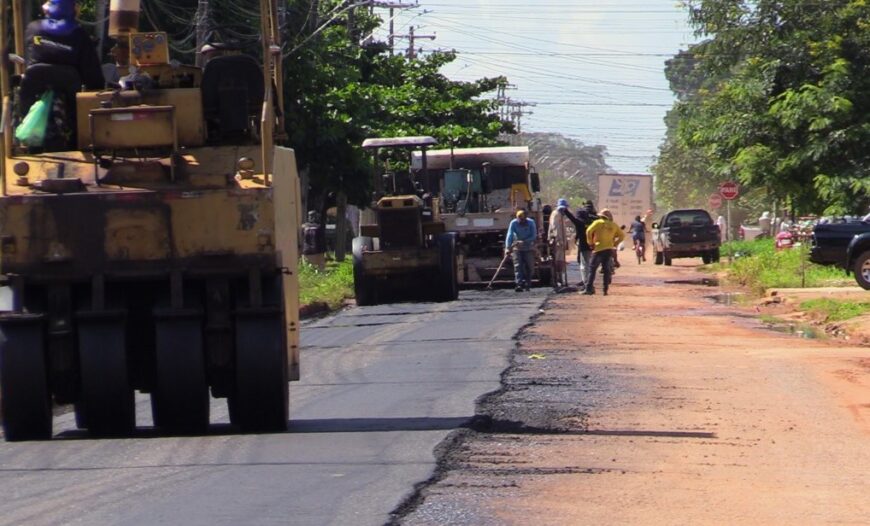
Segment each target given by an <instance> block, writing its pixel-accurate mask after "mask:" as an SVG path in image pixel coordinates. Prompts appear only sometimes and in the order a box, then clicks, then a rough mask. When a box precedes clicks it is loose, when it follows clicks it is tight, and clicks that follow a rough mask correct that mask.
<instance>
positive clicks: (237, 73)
mask: <svg viewBox="0 0 870 526" xmlns="http://www.w3.org/2000/svg"><path fill="white" fill-rule="evenodd" d="M13 4H14V8H13V12H12V13H10V12H9V0H2V2H0V20H2V21H4V22H5V21H6V20H7V17H8V16H9V15H10V14H11V15H12V17H11V18H13V19H14V22H15V23H14V24H13V26H14V27H15V28H18V29H20V28H21V27H23V21H22V18H21V17H22V13H21V9H20V5H21V2H13ZM111 5H112V8H111V9H112V12H111V13H110V17H109V18H110V34H111V35H112V36H113V38H115V39H116V41H117V42H118V47H119V49H121V50H122V51H123V53H120V54H117V56H119V57H120V59H121V60H120V61H119V65H118V69H119V74H120V75H121V79H122V83H121V87H117V88H114V89H108V90H104V91H96V92H84V91H81V81H80V80H79V79H78V73H77V72H76V70H75V69H73V68H71V67H68V66H60V65H49V64H34V65H31V66H29V67H27V68H26V69H25V68H24V66H23V64H22V65H18V66H17V68H18V70H17V74H16V76H15V77H12V78H11V77H10V74H9V72H10V71H11V68H10V67H9V66H10V64H9V63H8V57H9V56H10V51H11V50H10V49H7V48H6V47H5V46H6V45H7V43H9V42H15V43H16V49H15V50H14V51H15V52H16V53H17V54H18V55H21V56H23V55H24V49H23V36H22V35H21V34H20V32H19V33H17V34H14V35H13V34H10V27H9V26H8V25H6V24H5V23H3V24H2V25H0V46H3V48H2V49H0V61H2V62H3V67H2V68H0V69H2V72H0V74H2V77H0V89H2V97H3V119H2V136H3V141H2V146H0V147H2V150H3V152H2V154H3V163H2V165H0V170H2V171H0V192H2V195H0V257H2V259H0V273H2V276H3V278H4V279H5V280H6V281H7V283H8V284H9V287H10V288H11V290H12V306H11V310H8V311H5V312H2V313H0V331H2V338H0V340H2V342H0V395H2V410H3V415H2V418H3V429H4V435H5V438H6V439H7V440H25V439H45V438H49V437H51V436H52V406H53V404H74V407H75V419H76V424H77V425H78V427H80V428H82V429H87V430H88V432H90V433H92V434H95V435H127V434H129V433H131V432H132V431H133V430H134V428H135V426H136V424H137V422H136V410H135V404H134V391H137V390H138V391H140V392H143V393H150V401H151V410H152V415H153V423H154V425H155V426H156V427H157V428H159V429H160V430H163V431H166V432H170V433H199V432H202V431H204V430H205V429H206V428H207V426H208V425H209V421H210V414H209V413H210V405H211V404H210V397H211V396H213V397H216V398H226V399H227V404H228V412H229V418H230V421H231V423H232V424H234V425H236V426H238V427H239V428H241V429H243V430H249V431H275V430H282V429H286V426H287V421H288V381H289V380H296V379H298V378H299V333H298V325H299V324H298V284H297V276H296V265H297V243H298V228H299V224H300V218H299V212H298V207H297V204H298V203H299V191H300V189H299V182H298V177H297V172H296V163H295V158H294V153H293V150H291V149H289V148H286V147H283V146H279V145H276V142H279V143H280V142H281V140H282V135H283V132H282V130H283V122H282V121H281V117H280V115H281V114H282V113H283V112H282V111H281V101H280V99H279V98H277V97H276V93H281V91H282V88H281V78H282V75H281V63H280V61H279V60H275V59H274V57H275V56H276V55H275V54H274V53H273V50H274V49H280V41H279V33H278V29H277V28H278V25H277V19H276V16H277V15H276V13H277V9H276V2H275V0H271V1H270V0H263V1H261V2H260V4H259V6H260V11H261V15H262V17H261V18H262V32H261V33H262V39H261V43H262V53H258V55H260V56H259V57H254V56H250V55H246V54H241V53H230V54H226V55H223V56H215V57H213V58H210V59H209V61H208V62H207V63H206V64H205V65H204V67H202V68H200V67H194V66H185V65H179V64H177V63H175V62H174V61H170V58H169V56H170V53H169V46H168V36H167V35H166V34H165V33H160V32H140V31H139V29H138V13H139V2H138V0H113V1H112V3H111ZM277 56H278V57H280V54H277ZM134 66H135V69H134ZM125 77H126V78H127V80H131V79H132V80H131V82H128V83H124V82H123V80H124V78H125ZM133 77H135V78H133ZM13 85H15V86H16V87H15V88H14V89H13V87H12V86H13ZM47 91H51V92H52V93H54V96H55V97H56V100H57V101H59V104H62V105H63V109H64V110H65V111H63V112H62V115H64V116H65V117H66V118H67V120H66V122H64V123H62V124H63V128H64V129H65V130H66V131H67V132H68V133H67V134H66V138H67V143H66V144H63V145H61V147H57V146H56V145H55V146H54V147H52V148H47V147H37V146H34V145H32V144H31V145H29V146H24V145H23V144H19V143H18V142H17V141H16V140H15V139H14V138H13V130H14V129H15V127H16V126H17V125H18V121H19V120H20V118H21V116H24V115H26V114H27V113H28V111H29V109H28V104H33V101H35V100H38V99H39V98H40V96H41V94H43V93H45V92H47ZM56 108H57V104H55V109H56Z"/></svg>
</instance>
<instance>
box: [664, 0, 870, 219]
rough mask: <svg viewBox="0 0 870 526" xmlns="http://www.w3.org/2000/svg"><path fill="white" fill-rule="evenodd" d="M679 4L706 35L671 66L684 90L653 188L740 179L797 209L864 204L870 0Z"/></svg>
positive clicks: (855, 208) (869, 128)
mask: <svg viewBox="0 0 870 526" xmlns="http://www.w3.org/2000/svg"><path fill="white" fill-rule="evenodd" d="M685 5H686V6H687V8H688V10H689V16H690V20H691V21H692V23H693V24H695V27H696V28H697V30H698V33H699V34H700V35H702V36H706V37H707V39H706V40H705V41H704V42H703V43H701V44H698V45H695V46H692V47H691V48H690V49H689V50H688V51H686V52H683V53H681V54H680V55H678V56H677V57H675V58H674V60H672V61H671V62H670V63H669V64H668V66H667V67H668V70H667V74H668V76H669V79H670V80H671V85H672V88H673V89H674V92H675V93H677V94H678V97H679V99H680V100H679V102H678V103H677V105H676V106H675V108H674V110H672V112H671V118H669V119H668V137H667V141H666V142H665V145H664V146H663V148H662V154H661V157H660V160H659V163H658V165H657V166H656V168H655V173H656V175H657V176H658V177H657V178H658V181H657V188H658V189H659V194H660V195H668V192H669V191H670V192H671V193H674V192H675V191H676V190H677V189H678V188H679V187H680V184H681V182H684V183H685V182H688V183H690V185H693V186H694V187H697V188H699V190H698V191H699V192H700V191H701V190H700V188H701V187H704V188H705V191H706V189H709V188H710V187H714V188H715V186H716V183H718V182H719V181H721V180H724V179H736V180H738V181H739V182H740V183H741V184H743V185H744V187H745V188H746V190H747V191H749V192H752V191H753V189H759V190H762V189H763V190H764V193H765V194H766V195H767V196H768V198H769V199H770V200H771V201H773V202H784V203H788V204H789V206H791V207H792V208H793V209H794V210H796V211H798V212H818V211H827V212H832V213H847V212H850V213H855V212H859V211H863V210H865V209H866V207H867V205H868V204H870V201H868V190H870V174H868V169H870V153H868V151H867V149H866V148H864V147H863V145H864V144H866V143H867V140H868V139H870V137H868V133H870V121H868V118H870V99H868V94H867V93H868V88H870V76H868V73H870V71H868V67H870V37H868V35H867V32H866V28H867V25H868V21H870V7H868V6H867V5H866V3H865V2H864V1H862V0H829V1H826V2H804V1H801V0H778V1H773V0H762V1H755V2H750V1H745V0H715V1H714V0H699V1H691V2H685ZM705 182H706V183H705ZM659 187H661V188H659ZM669 189H670V190H669ZM662 190H664V191H662ZM674 197H675V198H676V197H677V195H676V193H674Z"/></svg>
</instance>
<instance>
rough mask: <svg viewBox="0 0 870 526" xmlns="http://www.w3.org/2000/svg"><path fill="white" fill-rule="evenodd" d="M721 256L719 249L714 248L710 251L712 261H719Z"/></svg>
mask: <svg viewBox="0 0 870 526" xmlns="http://www.w3.org/2000/svg"><path fill="white" fill-rule="evenodd" d="M719 258H720V254H719V249H718V248H714V249H713V251H712V252H711V253H710V261H712V262H713V263H719Z"/></svg>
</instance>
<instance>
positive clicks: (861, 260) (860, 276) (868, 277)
mask: <svg viewBox="0 0 870 526" xmlns="http://www.w3.org/2000/svg"><path fill="white" fill-rule="evenodd" d="M852 271H853V272H854V273H855V281H857V282H858V285H859V286H860V287H861V288H862V289H864V290H870V250H868V251H866V252H863V253H861V254H860V255H859V256H858V257H857V258H855V263H854V264H853V265H852Z"/></svg>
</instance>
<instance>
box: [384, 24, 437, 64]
mask: <svg viewBox="0 0 870 526" xmlns="http://www.w3.org/2000/svg"><path fill="white" fill-rule="evenodd" d="M393 37H394V38H407V39H408V58H409V59H412V60H413V59H415V58H417V49H416V48H415V46H414V44H415V42H416V41H417V40H420V39H424V40H435V38H436V37H435V35H417V34H415V33H414V26H411V27H410V28H408V34H407V35H393Z"/></svg>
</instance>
